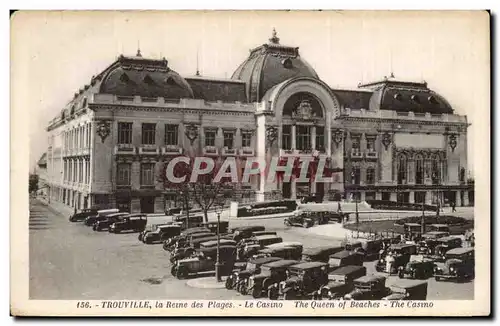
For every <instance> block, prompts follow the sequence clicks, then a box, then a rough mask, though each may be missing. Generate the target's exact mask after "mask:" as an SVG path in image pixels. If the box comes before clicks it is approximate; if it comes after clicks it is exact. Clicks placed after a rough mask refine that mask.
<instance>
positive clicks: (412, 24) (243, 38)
mask: <svg viewBox="0 0 500 326" xmlns="http://www.w3.org/2000/svg"><path fill="white" fill-rule="evenodd" d="M488 18H489V17H488V15H487V13H486V12H479V11H477V12H397V11H393V12H370V11H366V12H363V11H357V12H356V11H352V12H350V11H322V12H318V11H316V12H310V11H309V12H308V11H291V12H287V11H267V12H262V11H260V12H259V11H254V12H249V11H246V12H245V11H241V12H234V11H224V12H221V11H219V12H202V11H199V12H161V11H155V12H153V11H149V12H148V11H142V12H126V11H123V12H106V11H99V12H98V11H95V12H62V11H61V12H43V11H40V12H24V13H23V12H21V13H17V14H16V15H14V16H13V18H12V20H11V86H12V87H11V109H12V110H24V111H23V112H25V117H26V119H27V120H29V124H28V132H29V139H30V142H29V154H30V157H29V161H30V167H33V166H35V163H36V161H37V160H38V159H39V157H40V156H41V155H42V153H43V152H45V150H46V148H47V133H46V131H45V128H46V127H47V124H48V121H49V120H51V119H52V118H54V117H55V116H56V115H57V114H58V113H59V112H60V111H61V109H62V108H63V107H64V105H65V104H66V103H67V102H68V101H70V100H71V98H72V97H73V94H74V93H75V92H77V91H78V90H79V89H80V88H81V87H83V86H84V85H85V84H88V83H89V82H90V78H91V77H92V75H97V74H98V73H99V72H101V71H102V70H103V69H105V68H106V67H107V66H109V65H110V64H111V63H112V62H113V61H114V60H115V59H116V58H117V57H118V56H119V55H120V54H124V55H135V53H136V52H137V49H138V48H139V47H140V50H141V53H142V56H143V57H151V58H162V57H165V58H166V59H167V60H168V61H169V66H170V68H171V69H173V70H175V71H177V72H178V73H180V74H181V75H183V76H192V75H194V74H195V72H196V68H197V61H198V66H199V70H200V72H201V74H202V75H204V76H210V77H219V78H224V77H227V78H230V77H231V75H232V73H233V72H234V70H235V69H236V68H237V67H238V65H239V64H240V63H241V62H243V61H244V60H245V59H246V58H247V56H248V54H249V50H250V49H251V48H254V47H257V46H259V45H261V44H263V43H266V42H267V41H268V38H269V37H271V32H272V29H273V28H275V29H276V31H277V33H278V37H279V38H280V43H281V44H284V45H291V46H297V47H299V51H300V55H301V57H302V58H303V59H305V60H306V61H307V62H308V63H309V64H311V65H312V67H313V68H314V69H315V70H316V72H317V73H318V75H319V77H320V78H321V79H322V80H323V81H325V82H326V83H327V84H328V85H330V86H331V87H340V88H356V86H357V85H358V83H359V82H364V83H366V82H369V81H373V80H380V79H382V78H383V76H389V75H390V73H391V72H393V73H394V75H395V77H396V78H397V79H403V80H405V79H409V80H418V81H422V80H425V81H427V83H428V87H429V88H431V89H433V90H434V91H436V92H438V93H439V94H441V95H443V96H444V97H445V98H446V99H447V100H448V101H449V102H450V103H451V105H452V107H453V108H454V110H455V112H456V113H457V114H461V115H467V117H468V120H469V122H470V123H472V126H471V127H470V128H469V139H468V147H469V164H468V165H469V169H470V170H473V169H474V166H479V165H480V164H479V161H477V160H481V159H483V157H482V156H481V152H480V150H481V148H480V146H474V144H476V145H477V144H480V141H481V139H482V138H481V137H484V135H485V134H484V131H485V129H484V127H488V128H489V109H490V102H489V100H490V93H489V88H490V84H489V81H490V72H489V70H490V66H489V62H490V57H489V51H490V49H489V20H488ZM197 57H198V60H197ZM478 125H479V127H478ZM488 132H489V129H488ZM488 135H489V134H488ZM476 142H477V143H476Z"/></svg>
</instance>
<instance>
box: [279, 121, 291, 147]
mask: <svg viewBox="0 0 500 326" xmlns="http://www.w3.org/2000/svg"><path fill="white" fill-rule="evenodd" d="M281 147H283V149H292V126H290V125H284V126H283V129H282V135H281Z"/></svg>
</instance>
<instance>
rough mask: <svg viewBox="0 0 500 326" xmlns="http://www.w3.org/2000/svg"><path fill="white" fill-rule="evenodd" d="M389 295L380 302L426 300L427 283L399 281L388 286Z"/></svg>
mask: <svg viewBox="0 0 500 326" xmlns="http://www.w3.org/2000/svg"><path fill="white" fill-rule="evenodd" d="M389 290H390V292H391V294H389V295H388V296H385V297H383V298H382V300H426V299H427V282H426V281H417V280H408V279H401V280H399V281H397V282H396V283H394V284H392V285H391V286H389Z"/></svg>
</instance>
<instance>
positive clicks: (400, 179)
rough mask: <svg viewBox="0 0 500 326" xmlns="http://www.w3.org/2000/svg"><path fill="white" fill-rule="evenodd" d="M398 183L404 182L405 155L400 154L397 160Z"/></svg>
mask: <svg viewBox="0 0 500 326" xmlns="http://www.w3.org/2000/svg"><path fill="white" fill-rule="evenodd" d="M397 171H398V184H400V185H401V184H406V171H407V160H406V156H405V155H403V154H401V155H399V156H398V161H397Z"/></svg>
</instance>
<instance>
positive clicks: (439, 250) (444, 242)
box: [434, 237, 462, 257]
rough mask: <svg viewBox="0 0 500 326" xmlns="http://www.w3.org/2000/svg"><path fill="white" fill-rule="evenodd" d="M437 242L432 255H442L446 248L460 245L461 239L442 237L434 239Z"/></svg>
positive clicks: (449, 248)
mask: <svg viewBox="0 0 500 326" xmlns="http://www.w3.org/2000/svg"><path fill="white" fill-rule="evenodd" d="M436 241H437V242H438V244H437V245H436V247H435V248H434V255H436V256H442V257H444V256H445V254H446V253H447V252H448V250H451V249H455V248H460V247H462V239H460V238H459V237H444V238H439V239H437V240H436Z"/></svg>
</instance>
